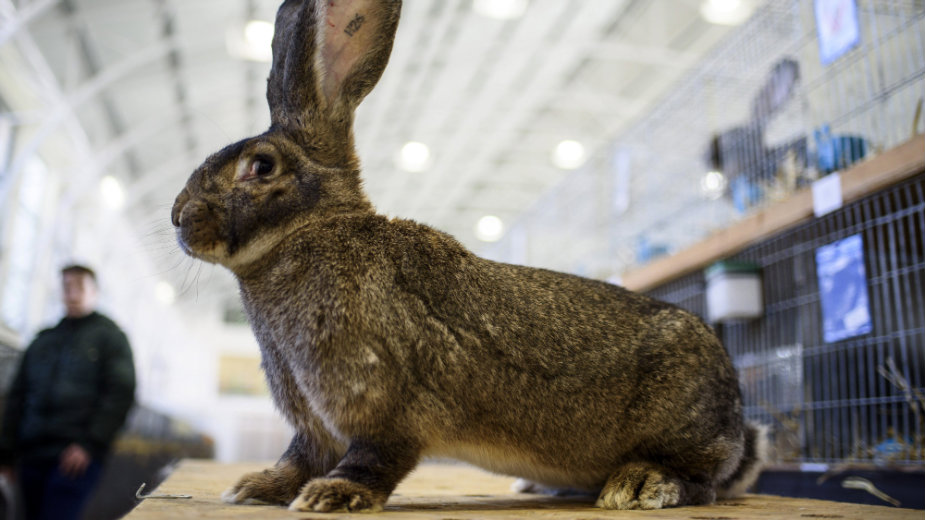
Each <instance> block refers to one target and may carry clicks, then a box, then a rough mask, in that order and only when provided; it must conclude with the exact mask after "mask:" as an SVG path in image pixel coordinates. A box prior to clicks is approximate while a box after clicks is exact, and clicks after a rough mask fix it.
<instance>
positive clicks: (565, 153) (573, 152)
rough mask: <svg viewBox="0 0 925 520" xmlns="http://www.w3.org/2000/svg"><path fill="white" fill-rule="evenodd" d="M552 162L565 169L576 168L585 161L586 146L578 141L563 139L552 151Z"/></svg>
mask: <svg viewBox="0 0 925 520" xmlns="http://www.w3.org/2000/svg"><path fill="white" fill-rule="evenodd" d="M552 162H553V163H554V164H555V165H556V166H558V167H559V168H562V169H563V170H574V169H576V168H578V167H579V166H581V165H582V164H584V162H585V147H584V146H583V145H582V144H581V143H579V142H578V141H572V140H565V141H562V142H561V143H559V144H557V145H556V148H555V150H554V151H553V153H552Z"/></svg>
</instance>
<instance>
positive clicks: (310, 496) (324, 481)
mask: <svg viewBox="0 0 925 520" xmlns="http://www.w3.org/2000/svg"><path fill="white" fill-rule="evenodd" d="M387 498H388V496H383V494H382V493H376V492H375V491H373V490H371V489H369V488H368V487H366V486H364V485H363V484H359V483H357V482H353V481H351V480H347V479H345V478H317V479H314V480H312V481H310V482H309V483H308V484H305V487H304V488H302V492H301V493H299V496H298V497H296V499H295V500H293V501H292V503H291V504H289V509H290V510H292V511H314V512H318V513H328V512H332V511H348V512H353V513H355V512H364V513H375V512H378V511H381V510H382V505H383V504H385V501H386V499H387Z"/></svg>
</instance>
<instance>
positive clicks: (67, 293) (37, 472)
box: [0, 265, 135, 520]
mask: <svg viewBox="0 0 925 520" xmlns="http://www.w3.org/2000/svg"><path fill="white" fill-rule="evenodd" d="M61 278H62V282H63V287H64V294H63V296H64V298H63V299H64V305H65V308H66V310H67V313H66V315H65V317H64V318H63V319H62V320H61V321H60V322H59V323H58V324H57V325H56V326H55V327H53V328H51V329H46V330H43V331H42V332H40V333H39V334H38V335H37V336H36V338H35V339H34V340H33V341H32V344H30V345H29V348H28V349H26V351H25V353H24V354H23V356H22V362H21V364H20V366H19V370H18V372H17V374H16V377H15V378H14V380H13V384H12V386H11V388H10V392H9V395H8V397H7V405H6V410H5V411H4V414H3V424H2V427H0V471H2V473H3V474H4V475H5V476H6V477H7V478H8V479H11V480H16V481H18V482H19V487H20V489H21V491H22V497H23V509H24V511H25V513H26V518H27V519H28V520H33V519H43V520H44V519H48V520H51V519H54V520H66V519H78V518H80V514H81V511H82V510H83V507H84V505H85V504H86V502H87V499H88V498H89V497H90V494H91V493H92V492H93V489H94V488H95V486H96V484H97V483H98V482H99V478H100V475H101V472H102V467H103V462H104V459H105V457H106V456H107V454H108V453H109V451H110V449H111V447H112V444H113V441H114V439H115V437H116V433H117V432H118V430H119V429H120V428H121V427H122V425H123V424H124V423H125V418H126V416H127V415H128V411H129V409H130V408H131V406H132V403H133V402H134V400H135V366H134V362H133V359H132V351H131V348H130V347H129V343H128V339H127V338H126V337H125V334H124V333H123V332H122V330H121V329H119V327H118V326H117V325H116V324H115V323H114V322H113V321H112V320H111V319H109V318H107V317H106V316H104V315H102V314H100V313H99V312H97V311H96V310H95V309H96V302H97V295H98V287H97V281H96V274H95V273H94V272H93V270H92V269H90V268H88V267H85V266H82V265H70V266H67V267H65V268H64V269H62V270H61Z"/></svg>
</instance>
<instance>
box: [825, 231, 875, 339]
mask: <svg viewBox="0 0 925 520" xmlns="http://www.w3.org/2000/svg"><path fill="white" fill-rule="evenodd" d="M816 274H817V275H818V277H819V292H820V295H821V300H822V324H823V336H824V338H825V341H826V343H832V342H835V341H840V340H843V339H846V338H852V337H854V336H860V335H861V334H867V333H869V332H870V331H872V330H873V324H872V323H871V319H870V304H869V300H868V297H867V273H866V271H865V270H864V242H863V240H862V239H861V235H854V236H850V237H848V238H845V239H843V240H839V241H838V242H834V243H832V244H829V245H827V246H823V247H820V248H818V249H816Z"/></svg>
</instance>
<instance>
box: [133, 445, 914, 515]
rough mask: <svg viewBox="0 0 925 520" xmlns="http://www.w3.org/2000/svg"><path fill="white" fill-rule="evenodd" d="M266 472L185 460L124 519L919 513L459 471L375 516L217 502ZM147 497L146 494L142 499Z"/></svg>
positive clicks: (431, 466)
mask: <svg viewBox="0 0 925 520" xmlns="http://www.w3.org/2000/svg"><path fill="white" fill-rule="evenodd" d="M263 467H265V465H255V464H220V463H216V462H212V461H201V460H186V461H183V462H182V463H181V464H180V466H179V468H178V469H177V470H176V471H175V472H174V473H173V474H172V475H171V476H170V477H169V478H168V479H167V480H166V481H165V482H164V483H163V484H162V485H161V486H160V487H159V488H158V489H157V490H156V491H155V493H165V494H186V495H192V496H193V498H191V499H156V498H149V499H147V500H145V501H144V502H142V503H141V505H139V506H138V507H137V508H136V509H135V510H134V511H132V512H131V513H129V515H128V516H126V518H127V519H129V520H155V519H157V520H168V519H169V520H174V519H178V520H182V519H188V518H196V519H238V518H258V519H268V520H273V519H291V520H305V519H315V518H318V519H322V518H323V519H327V520H334V519H341V518H358V517H359V518H364V517H365V518H369V517H371V516H379V515H382V516H383V517H387V518H392V519H395V520H399V519H406V518H407V519H417V520H461V519H469V518H494V519H510V518H534V519H550V520H556V519H583V520H592V519H593V520H600V519H604V518H636V519H642V518H645V519H646V520H650V519H652V520H654V519H669V518H670V519H685V520H687V519H694V520H708V519H715V520H732V519H743V520H747V519H769V518H788V519H790V518H792V519H797V520H804V519H818V518H838V519H845V520H853V519H856V520H873V519H896V520H900V519H903V520H905V519H908V520H923V519H925V512H923V511H917V510H913V509H898V508H892V507H880V506H865V505H856V504H847V503H841V502H827V501H822V500H804V499H791V498H781V497H774V496H766V495H747V496H745V497H742V498H739V499H735V500H730V501H725V502H720V503H717V504H715V505H712V506H698V507H681V508H674V509H665V510H660V511H605V510H602V509H597V508H595V507H594V498H593V497H587V498H585V497H550V496H544V495H528V494H518V493H512V492H511V491H510V486H511V483H512V482H513V481H514V479H512V478H509V477H501V476H497V475H492V474H489V473H485V472H483V471H481V470H478V469H475V468H472V467H470V466H466V465H455V464H437V463H427V464H422V465H421V466H420V467H419V468H418V469H417V470H415V472H414V473H412V474H411V476H409V477H408V478H407V479H406V480H405V481H404V482H402V484H401V485H400V486H399V487H398V489H397V490H396V491H395V493H394V494H393V495H392V496H391V497H390V498H389V501H388V502H387V503H386V506H385V511H383V512H382V513H379V514H378V515H369V514H354V515H350V514H346V513H327V514H325V513H300V512H294V511H289V510H287V509H286V508H284V507H278V506H253V505H251V506H245V505H229V504H225V503H223V502H222V501H221V499H220V498H219V497H220V496H221V493H222V491H224V490H225V489H226V488H228V487H230V486H231V485H232V484H233V483H234V482H235V481H236V480H237V478H238V477H239V476H240V475H242V474H243V473H246V472H248V471H255V470H258V469H262V468H263ZM148 492H150V490H145V493H148Z"/></svg>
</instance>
